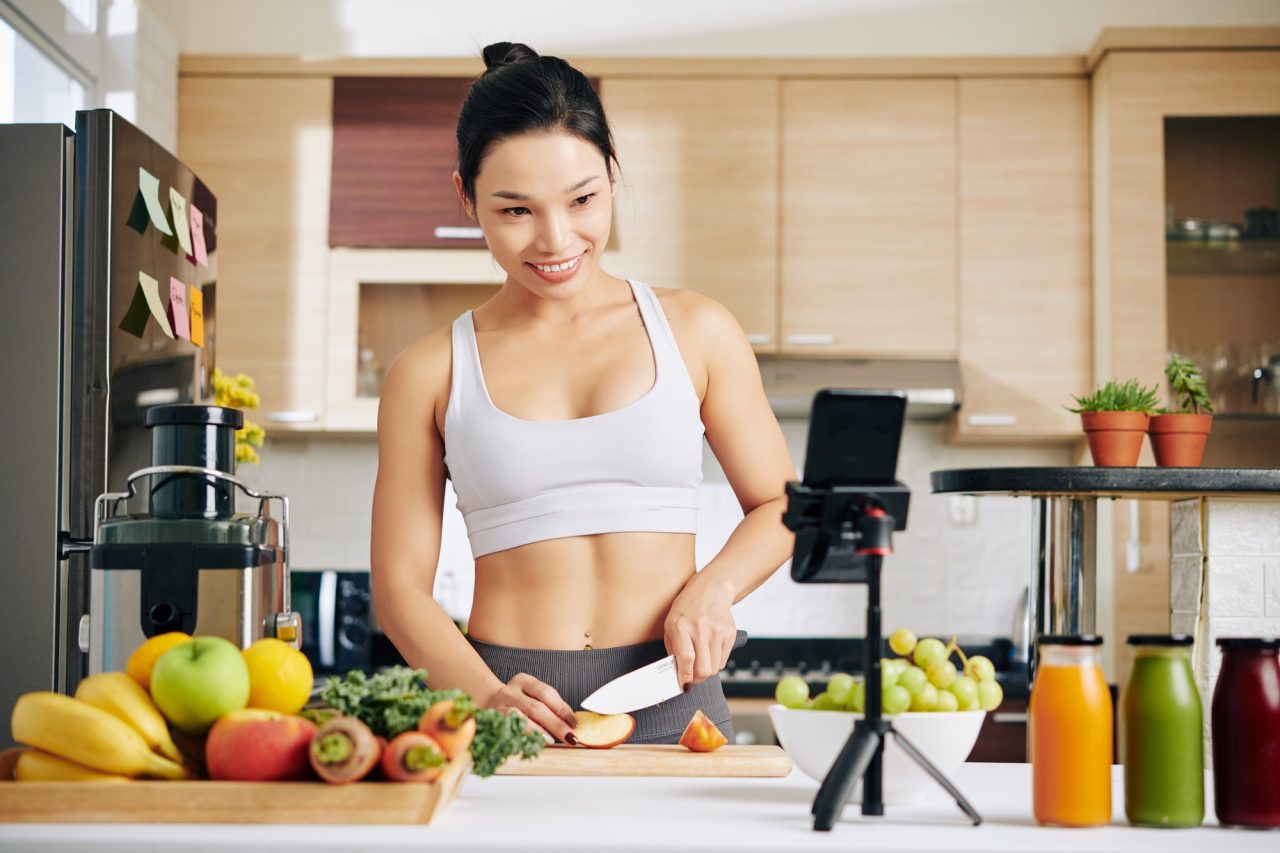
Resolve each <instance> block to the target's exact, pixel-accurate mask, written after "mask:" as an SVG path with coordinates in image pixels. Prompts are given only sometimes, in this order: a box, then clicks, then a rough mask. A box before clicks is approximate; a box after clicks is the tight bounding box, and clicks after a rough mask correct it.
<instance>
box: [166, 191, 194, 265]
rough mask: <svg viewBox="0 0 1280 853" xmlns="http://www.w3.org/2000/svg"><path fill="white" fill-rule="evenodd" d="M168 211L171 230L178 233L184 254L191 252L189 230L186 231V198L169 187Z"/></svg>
mask: <svg viewBox="0 0 1280 853" xmlns="http://www.w3.org/2000/svg"><path fill="white" fill-rule="evenodd" d="M169 213H170V214H171V215H172V217H173V231H174V233H175V234H177V235H178V245H180V246H182V253H183V254H184V255H189V254H191V232H190V231H188V230H187V229H188V221H189V220H188V219H187V200H186V199H185V198H183V197H182V193H180V192H178V191H177V190H175V189H174V188H173V187H169Z"/></svg>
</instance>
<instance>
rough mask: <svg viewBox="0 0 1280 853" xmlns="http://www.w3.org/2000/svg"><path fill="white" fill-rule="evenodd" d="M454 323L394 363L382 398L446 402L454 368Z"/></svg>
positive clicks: (409, 348) (404, 352)
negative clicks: (439, 399)
mask: <svg viewBox="0 0 1280 853" xmlns="http://www.w3.org/2000/svg"><path fill="white" fill-rule="evenodd" d="M452 328H453V324H452V323H447V324H445V325H444V326H441V327H440V328H438V329H436V330H435V331H433V332H430V333H429V334H427V335H424V336H423V337H421V338H418V340H416V341H414V342H413V343H411V344H409V345H408V346H407V347H405V348H404V349H403V350H401V351H400V354H399V355H397V356H396V357H395V359H394V360H393V361H392V362H391V366H390V368H388V370H387V376H386V380H385V381H384V383H383V392H382V393H383V397H384V398H385V397H386V396H387V395H406V396H410V397H414V398H417V399H425V400H428V401H434V400H435V399H436V398H438V397H440V396H441V395H443V396H445V397H446V398H447V395H448V393H449V379H450V375H451V372H452V367H453V334H452Z"/></svg>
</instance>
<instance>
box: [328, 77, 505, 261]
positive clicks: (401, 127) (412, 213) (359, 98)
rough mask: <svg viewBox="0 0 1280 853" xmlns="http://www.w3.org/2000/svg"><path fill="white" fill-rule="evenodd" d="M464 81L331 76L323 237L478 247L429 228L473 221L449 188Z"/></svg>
mask: <svg viewBox="0 0 1280 853" xmlns="http://www.w3.org/2000/svg"><path fill="white" fill-rule="evenodd" d="M470 83H471V81H470V80H469V79H464V78H453V77H336V78H334V81H333V171H332V188H331V193H330V203H329V244H330V245H331V246H352V247H360V248H423V247H431V248H441V247H453V248H471V249H474V248H483V247H484V241H483V240H481V239H474V240H473V239H448V238H439V237H436V236H435V229H436V228H437V227H440V226H446V227H448V226H453V227H474V225H475V223H474V222H472V221H471V220H469V219H468V218H467V216H466V214H465V213H464V212H463V209H462V205H461V203H460V202H459V201H458V197H457V194H456V192H455V191H454V188H453V179H452V176H453V172H454V170H455V169H456V168H457V159H458V158H457V142H456V138H455V135H454V133H455V130H456V126H457V120H458V109H459V108H460V106H461V105H462V99H463V97H464V96H465V95H466V92H467V87H468V86H469V85H470Z"/></svg>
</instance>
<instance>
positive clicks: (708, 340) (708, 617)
mask: <svg viewBox="0 0 1280 853" xmlns="http://www.w3.org/2000/svg"><path fill="white" fill-rule="evenodd" d="M682 299H683V300H684V301H686V302H688V303H689V305H688V310H687V312H686V320H685V321H684V324H687V329H688V332H689V333H690V335H689V338H688V339H689V340H691V341H695V342H696V344H695V346H696V347H697V352H698V353H699V354H700V356H701V359H700V360H701V362H702V363H703V364H705V366H706V392H705V394H704V395H703V399H702V423H703V425H704V426H705V427H706V431H707V443H708V444H709V445H710V446H711V450H712V452H714V453H715V455H716V459H717V460H718V461H719V462H720V466H721V467H722V468H723V469H724V472H725V476H726V477H727V478H728V480H729V484H730V486H732V487H733V491H734V494H735V495H736V496H737V498H738V502H739V504H741V505H742V510H743V513H744V514H745V516H744V518H743V519H742V521H741V522H740V523H739V524H738V526H737V528H735V529H734V531H733V534H732V535H731V536H730V537H729V540H728V541H727V542H726V543H725V545H724V547H723V548H722V549H721V550H720V552H719V553H718V554H717V555H716V556H715V558H714V559H713V560H711V562H709V563H708V564H707V565H706V566H704V567H703V569H702V571H700V572H698V573H697V574H696V575H694V576H693V577H692V578H691V579H690V580H689V582H688V583H687V584H686V585H685V587H684V589H683V590H682V591H681V593H680V595H678V596H677V597H676V600H675V602H674V603H673V604H672V607H671V610H670V612H669V614H668V616H667V622H666V631H665V634H666V640H667V647H668V649H669V650H670V651H671V652H672V654H674V655H675V656H676V669H677V672H678V674H679V677H680V678H681V683H682V684H688V683H690V682H692V683H698V682H701V681H703V680H705V679H707V678H710V677H711V676H712V675H715V674H716V673H718V672H719V671H720V670H721V669H722V668H723V667H724V665H725V662H726V661H728V659H729V652H730V651H731V650H732V647H733V639H734V631H735V625H734V622H733V616H732V614H731V613H730V610H729V608H730V607H731V606H732V605H733V604H734V603H736V602H738V601H741V600H742V599H743V598H745V597H746V595H747V594H748V593H750V592H751V591H752V590H754V589H755V588H756V587H758V586H760V585H761V584H762V583H764V582H765V581H766V580H768V578H769V576H770V575H772V574H773V573H774V572H775V571H777V569H778V567H779V566H781V565H782V564H783V563H784V562H785V561H786V560H787V558H788V557H789V556H791V549H792V547H793V546H794V543H795V535H794V534H793V533H791V531H789V530H787V528H786V527H785V526H784V525H783V524H782V513H783V510H785V509H786V502H787V498H786V484H787V481H789V480H796V479H798V478H797V476H796V469H795V465H794V464H793V463H792V461H791V453H790V451H789V450H788V449H787V443H786V440H785V439H784V438H783V436H782V430H781V429H780V428H779V427H778V420H777V418H775V417H774V414H773V411H772V409H771V408H770V407H769V401H768V400H767V399H766V397H765V393H764V387H763V384H762V383H761V381H760V368H759V366H758V364H757V362H756V358H755V353H754V352H753V351H752V349H751V345H750V344H749V343H748V342H747V337H746V335H745V334H744V333H743V331H742V327H741V326H739V325H738V322H737V320H735V319H734V318H733V315H732V314H730V313H729V311H728V310H727V309H725V308H724V307H723V306H722V305H720V304H719V303H717V302H715V301H714V300H711V299H708V298H707V297H704V296H701V295H698V294H692V293H688V292H686V293H684V294H682Z"/></svg>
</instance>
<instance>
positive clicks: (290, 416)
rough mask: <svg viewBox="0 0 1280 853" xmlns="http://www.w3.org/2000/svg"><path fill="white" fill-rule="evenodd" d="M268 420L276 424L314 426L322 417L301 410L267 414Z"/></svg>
mask: <svg viewBox="0 0 1280 853" xmlns="http://www.w3.org/2000/svg"><path fill="white" fill-rule="evenodd" d="M267 420H268V421H271V422H272V423H275V424H313V423H315V422H316V421H318V420H320V415H318V414H316V413H315V412H308V411H304V410H301V409H295V410H292V411H283V412H267Z"/></svg>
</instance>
